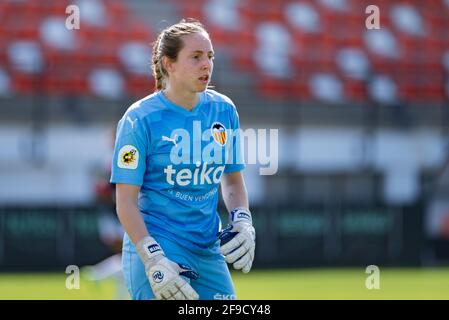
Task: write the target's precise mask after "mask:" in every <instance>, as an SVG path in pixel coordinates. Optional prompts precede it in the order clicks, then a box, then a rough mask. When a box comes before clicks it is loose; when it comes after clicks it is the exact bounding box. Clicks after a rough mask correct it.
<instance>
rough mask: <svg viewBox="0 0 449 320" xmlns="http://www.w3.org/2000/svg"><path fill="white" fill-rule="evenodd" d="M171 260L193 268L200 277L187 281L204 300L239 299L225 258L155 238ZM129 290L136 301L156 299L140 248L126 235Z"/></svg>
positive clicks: (123, 257)
mask: <svg viewBox="0 0 449 320" xmlns="http://www.w3.org/2000/svg"><path fill="white" fill-rule="evenodd" d="M152 236H153V237H154V238H155V239H156V241H157V242H158V243H159V244H160V246H161V247H162V250H164V252H165V254H166V256H167V258H168V259H170V260H172V261H174V262H177V263H182V264H186V265H188V266H190V267H191V268H193V269H194V270H195V271H197V272H198V273H199V278H198V279H197V280H191V279H187V278H184V279H185V280H186V281H188V282H189V283H190V285H191V286H192V288H193V289H194V290H195V291H196V292H197V293H198V295H199V296H200V300H228V299H236V295H235V289H234V285H233V283H232V279H231V275H230V273H229V269H228V266H227V264H226V261H225V260H224V257H223V256H222V255H221V254H220V253H216V252H210V254H198V253H195V252H192V251H191V250H189V249H186V248H184V247H182V246H180V245H179V244H177V243H176V242H174V241H172V240H169V239H167V238H165V237H161V236H157V235H152ZM122 265H123V273H124V276H125V282H126V286H127V287H128V291H129V293H130V295H131V298H132V299H133V300H148V299H154V294H153V292H152V290H151V286H150V283H149V281H148V279H147V275H146V273H145V268H144V266H143V263H142V261H141V260H140V257H139V255H138V254H137V252H136V248H135V246H134V244H133V243H132V241H131V240H130V238H129V236H128V235H127V234H126V233H125V236H124V238H123V253H122Z"/></svg>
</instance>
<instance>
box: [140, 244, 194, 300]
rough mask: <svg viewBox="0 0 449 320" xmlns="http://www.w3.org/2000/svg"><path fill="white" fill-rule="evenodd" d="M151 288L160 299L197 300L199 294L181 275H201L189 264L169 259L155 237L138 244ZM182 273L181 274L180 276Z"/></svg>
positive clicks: (190, 276) (191, 277) (191, 276)
mask: <svg viewBox="0 0 449 320" xmlns="http://www.w3.org/2000/svg"><path fill="white" fill-rule="evenodd" d="M136 250H137V253H138V254H139V256H140V259H141V260H142V262H143V264H144V266H145V273H146V274H147V278H148V280H149V281H150V285H151V289H152V290H153V293H154V295H155V297H156V299H158V300H197V299H198V298H199V296H198V294H197V293H196V292H195V290H193V288H192V287H191V286H190V284H189V283H188V282H187V281H186V280H184V279H183V278H182V277H181V276H185V277H187V278H190V279H193V280H196V279H198V277H199V275H198V273H197V272H195V271H194V270H192V268H190V267H189V266H186V265H183V264H180V263H175V262H173V261H171V260H169V259H168V258H167V257H166V256H165V253H164V251H162V248H161V247H160V246H159V244H158V243H157V242H156V240H154V238H153V237H150V236H147V237H144V238H142V239H141V240H140V241H139V242H138V243H137V244H136ZM180 275H181V276H180Z"/></svg>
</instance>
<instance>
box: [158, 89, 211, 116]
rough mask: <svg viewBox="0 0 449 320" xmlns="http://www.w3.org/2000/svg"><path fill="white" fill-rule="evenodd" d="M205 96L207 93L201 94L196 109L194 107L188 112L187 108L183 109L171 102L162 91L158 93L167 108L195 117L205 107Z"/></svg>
mask: <svg viewBox="0 0 449 320" xmlns="http://www.w3.org/2000/svg"><path fill="white" fill-rule="evenodd" d="M204 94H205V91H203V92H201V93H200V99H199V100H198V103H197V104H196V106H195V107H193V109H192V110H187V109H186V108H183V107H181V106H179V105H177V104H175V103H173V102H171V101H170V100H169V99H168V98H167V97H166V96H165V94H164V93H163V92H162V90H161V91H159V92H158V95H159V99H161V100H162V102H163V104H164V105H165V106H167V107H169V108H170V109H172V110H174V111H176V112H180V113H182V114H185V115H194V114H196V113H197V112H198V110H199V109H200V107H201V106H202V105H203V102H204Z"/></svg>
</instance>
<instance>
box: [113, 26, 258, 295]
mask: <svg viewBox="0 0 449 320" xmlns="http://www.w3.org/2000/svg"><path fill="white" fill-rule="evenodd" d="M213 59H214V51H213V47H212V44H211V41H210V38H209V35H208V33H207V32H206V30H205V29H204V27H203V26H202V25H201V24H200V23H199V22H198V21H196V20H189V21H186V20H182V21H181V22H179V23H177V24H175V25H172V26H170V27H168V28H166V29H165V30H163V31H162V32H161V33H160V35H159V37H158V38H157V40H156V42H155V44H154V46H153V56H152V68H153V75H154V77H155V80H156V91H155V93H153V94H151V95H149V96H147V97H145V98H143V99H141V100H139V101H137V102H136V103H134V104H133V105H132V106H131V107H130V108H129V109H128V110H127V111H126V112H125V114H124V116H123V117H122V119H121V120H120V121H119V123H118V127H117V137H116V141H115V148H114V157H113V164H112V174H111V182H112V183H115V184H116V203H117V214H118V216H119V219H120V222H121V224H122V225H123V227H124V229H125V231H126V233H125V236H124V241H123V250H122V251H123V252H122V265H123V272H124V276H125V281H126V284H127V287H128V290H129V292H130V295H131V297H132V298H133V299H222V298H224V299H229V298H235V297H236V296H235V290H234V285H233V283H232V279H231V276H230V272H229V269H228V265H227V264H226V262H228V263H230V264H232V266H233V267H234V268H235V269H239V270H242V271H243V272H244V273H247V272H249V271H250V269H251V266H252V262H253V259H254V250H255V230H254V228H253V226H252V217H251V213H250V211H249V209H248V208H249V205H248V198H247V191H246V187H245V182H244V179H243V176H242V173H241V171H242V170H243V169H244V167H245V165H244V163H243V161H242V157H241V152H240V136H239V119H238V114H237V111H236V108H235V106H234V104H233V102H232V101H231V100H230V99H229V98H228V97H226V96H224V95H222V94H220V93H218V92H216V91H213V90H210V89H208V85H209V82H210V78H211V75H212V70H213ZM198 130H200V132H199V134H198ZM235 133H236V134H235ZM195 137H197V138H195ZM198 137H200V139H198ZM180 138H181V139H180ZM195 143H196V145H195ZM198 143H199V147H200V148H199V149H200V151H201V152H200V153H199V154H200V158H198V157H196V155H197V154H198V153H197V154H195V149H198V147H196V146H198ZM186 145H187V146H188V147H185V146H186ZM192 145H193V148H191V147H190V146H192ZM181 147H183V148H181ZM192 150H193V152H192ZM197 151H198V150H197ZM203 151H204V152H203ZM210 151H213V152H210ZM179 154H181V155H182V159H183V161H181V162H179V161H174V160H173V159H174V157H175V156H179ZM211 154H213V155H211ZM186 159H187V160H188V161H185V160H186ZM220 185H221V189H222V196H223V200H224V202H225V204H226V207H227V209H228V210H229V226H228V227H227V228H225V229H224V230H221V229H222V228H221V224H220V217H219V215H218V213H217V203H218V190H219V186H220Z"/></svg>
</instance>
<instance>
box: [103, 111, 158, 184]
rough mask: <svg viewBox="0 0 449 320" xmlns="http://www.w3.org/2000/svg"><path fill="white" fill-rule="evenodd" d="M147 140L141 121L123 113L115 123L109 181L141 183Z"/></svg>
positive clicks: (148, 137)
mask: <svg viewBox="0 0 449 320" xmlns="http://www.w3.org/2000/svg"><path fill="white" fill-rule="evenodd" d="M149 140H150V135H149V134H148V133H147V131H146V130H145V127H144V124H143V122H142V121H140V120H139V119H138V118H137V117H135V116H134V117H133V116H132V115H126V114H125V116H124V117H123V118H122V119H121V120H120V121H119V123H118V125H117V136H116V140H115V146H114V155H113V159H112V170H111V172H112V173H111V183H123V184H132V185H137V186H141V185H142V184H143V179H144V175H145V171H146V158H147V152H148V145H149V144H150V141H149Z"/></svg>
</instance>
